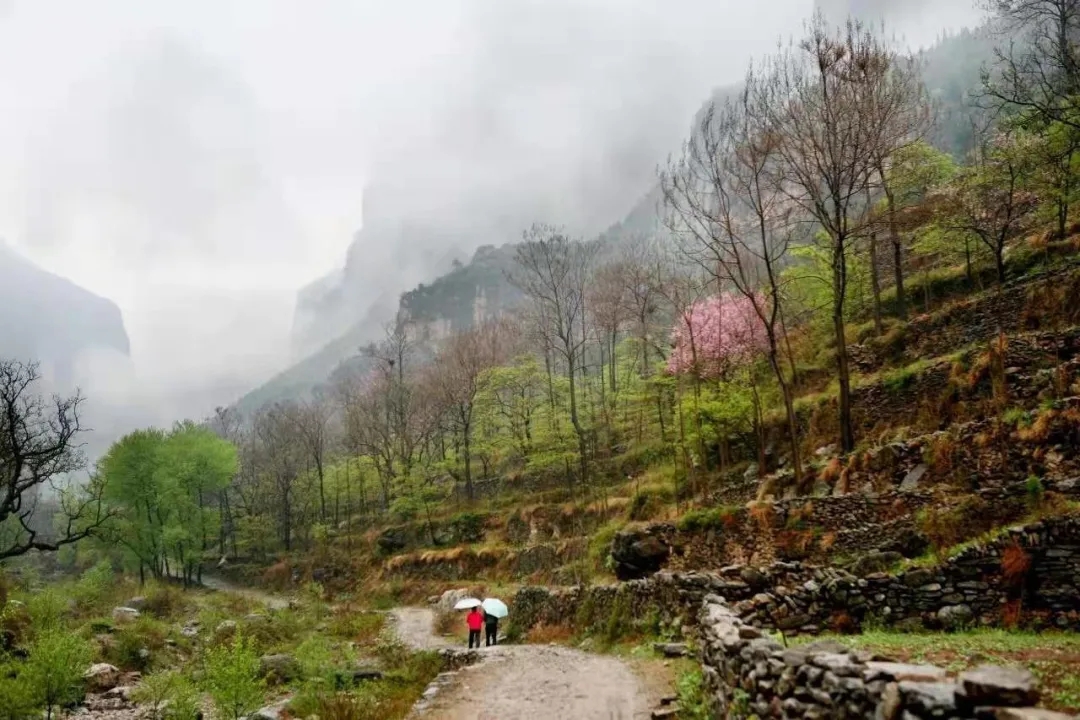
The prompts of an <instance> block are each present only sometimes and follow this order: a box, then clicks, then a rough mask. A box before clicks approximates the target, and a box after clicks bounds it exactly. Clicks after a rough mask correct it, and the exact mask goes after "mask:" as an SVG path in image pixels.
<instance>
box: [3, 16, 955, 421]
mask: <svg viewBox="0 0 1080 720" xmlns="http://www.w3.org/2000/svg"><path fill="white" fill-rule="evenodd" d="M956 1H957V2H958V3H959V2H960V1H961V0H956ZM811 5H812V3H811V0H767V1H765V2H746V1H745V0H395V1H393V2H390V1H387V0H353V1H351V2H350V1H347V0H309V1H307V2H301V1H300V0H289V1H286V0H183V1H182V2H181V1H180V0H174V1H171V2H166V1H165V0H160V1H153V2H150V1H147V0H94V1H93V2H87V1H85V0H0V87H2V88H3V92H2V93H0V102H2V107H0V235H3V236H4V237H6V238H7V239H8V240H9V241H10V242H11V243H12V244H14V245H15V246H16V247H17V248H19V249H20V250H21V251H22V252H24V253H25V254H26V255H28V256H29V257H31V258H32V259H33V260H34V261H36V262H37V263H38V264H40V265H41V266H43V267H45V268H46V269H48V270H50V271H52V272H55V273H58V274H60V275H63V276H66V277H68V278H70V279H72V280H73V281H75V282H76V283H78V284H80V285H82V286H83V287H86V288H87V289H89V290H91V291H93V292H96V293H98V294H100V295H103V296H106V297H108V298H110V299H112V300H114V301H115V302H116V303H117V304H118V305H119V306H120V308H121V310H122V312H123V314H124V319H125V323H126V326H127V330H128V333H129V335H130V338H131V343H132V357H133V361H134V366H135V369H136V371H137V372H138V375H139V378H140V382H141V383H142V386H143V387H144V388H147V387H152V388H155V389H159V390H162V391H164V390H168V391H169V392H170V393H171V394H172V395H173V396H176V395H177V394H179V395H181V396H184V397H186V398H187V400H188V402H187V404H186V405H184V404H182V405H181V406H180V407H177V408H173V407H171V406H170V407H168V408H167V410H166V409H164V407H165V406H164V405H163V406H162V407H163V410H162V411H163V412H168V413H176V412H179V413H181V414H197V413H198V412H204V411H205V410H200V409H199V408H200V407H204V406H207V405H208V404H209V403H210V396H213V395H215V394H217V395H220V394H221V393H225V394H226V395H227V394H228V393H229V392H232V391H234V390H237V389H246V387H245V385H246V386H249V387H250V386H254V385H256V384H258V382H259V381H261V380H262V379H264V378H265V377H266V376H267V375H268V374H269V373H270V372H272V371H273V370H276V369H279V368H280V367H281V366H282V365H283V364H284V363H285V361H286V356H287V353H288V340H287V337H288V329H289V325H290V322H291V318H292V306H293V300H294V298H295V291H296V290H297V289H298V288H299V287H300V286H302V285H304V284H306V283H307V282H309V281H310V280H312V279H314V278H316V277H317V276H319V275H322V274H324V273H325V272H327V271H329V270H331V269H333V268H334V267H337V266H340V265H341V263H342V261H343V259H344V256H345V250H346V248H347V246H348V244H349V242H350V239H351V235H352V233H353V232H354V231H355V230H356V229H358V228H359V227H360V224H361V204H360V199H361V195H362V190H363V188H364V185H365V182H371V181H373V180H378V181H380V182H386V183H389V184H395V185H396V186H397V187H399V188H401V187H405V188H408V189H410V191H412V192H415V193H416V195H417V196H418V197H419V196H423V197H424V200H423V201H422V202H418V203H417V210H416V212H418V213H422V214H423V213H426V214H428V215H429V216H434V217H439V216H440V214H441V213H453V212H456V211H457V210H455V207H454V205H455V203H457V202H458V197H457V195H455V193H454V191H453V189H454V188H455V187H456V186H457V185H458V184H459V182H458V181H459V180H460V184H461V185H466V186H470V187H474V188H475V187H477V186H481V187H484V188H491V196H492V203H491V207H476V205H475V203H473V205H472V206H471V207H469V208H468V212H470V213H486V212H490V213H492V214H498V213H500V212H502V211H503V209H504V208H506V207H519V208H528V210H529V212H535V213H536V214H538V215H539V214H543V215H558V216H557V217H535V218H531V219H532V220H538V221H549V222H555V223H565V224H569V225H570V226H571V227H574V228H576V229H579V230H580V231H581V232H591V231H593V230H596V229H599V226H602V225H604V224H606V223H608V222H613V221H616V220H618V219H619V217H618V215H619V213H620V212H624V211H625V210H626V209H628V208H629V206H630V205H631V204H632V202H633V200H634V199H635V198H636V196H637V195H639V194H642V193H644V192H645V191H646V190H648V188H649V184H650V181H651V174H652V169H653V168H654V167H655V165H656V163H657V162H659V161H661V160H662V159H663V155H664V154H665V153H666V152H667V151H668V150H670V149H674V147H675V145H677V143H678V139H679V138H680V137H681V136H682V134H683V132H684V130H685V129H686V127H687V124H688V122H689V118H690V116H691V115H692V113H693V112H694V111H695V110H696V109H697V108H698V106H699V105H700V104H701V102H702V100H703V99H704V98H705V97H706V95H707V94H708V91H709V89H710V88H712V87H714V86H716V85H720V84H724V83H728V82H731V81H734V80H737V79H738V78H739V77H740V76H741V75H742V74H743V72H744V69H745V67H746V63H747V61H748V60H749V59H750V57H751V56H752V55H755V54H761V53H762V52H766V51H768V50H769V49H770V48H771V47H772V46H773V44H774V43H775V42H776V40H777V39H778V38H779V37H781V36H787V35H789V34H790V33H791V32H793V31H795V30H797V29H798V26H799V23H800V22H801V20H802V18H803V17H805V16H806V15H808V14H809V12H810V10H811ZM427 220H428V221H430V220H431V217H428V218H427ZM509 239H513V238H507V240H509ZM464 249H465V250H470V249H471V248H464ZM419 250H421V251H424V252H426V250H427V249H424V248H422V249H419ZM373 256H375V257H390V255H389V254H388V253H385V252H383V253H373ZM377 270H378V273H376V276H379V275H381V276H384V277H390V278H392V277H393V276H394V275H395V271H396V270H397V268H394V267H386V268H377ZM208 388H209V389H210V390H207V389H208ZM196 390H198V391H200V392H202V393H203V395H198V393H196V392H195V391H196ZM196 396H197V397H196ZM230 399H232V398H230V397H227V396H226V397H216V398H215V400H216V401H217V402H227V401H229V400H230ZM207 409H208V408H207ZM161 421H164V420H161Z"/></svg>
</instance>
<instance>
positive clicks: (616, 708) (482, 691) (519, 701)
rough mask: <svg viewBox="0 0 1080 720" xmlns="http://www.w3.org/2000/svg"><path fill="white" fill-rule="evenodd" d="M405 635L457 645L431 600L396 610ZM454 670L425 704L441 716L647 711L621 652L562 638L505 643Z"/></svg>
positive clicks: (509, 718)
mask: <svg viewBox="0 0 1080 720" xmlns="http://www.w3.org/2000/svg"><path fill="white" fill-rule="evenodd" d="M391 615H392V616H393V618H394V622H395V625H396V630H397V633H398V636H399V637H400V638H401V640H402V642H404V643H406V644H407V645H409V646H411V647H413V648H416V649H420V650H433V649H441V648H447V647H460V645H459V644H452V643H450V642H448V641H447V640H445V639H443V638H440V637H437V636H435V635H434V633H433V632H432V627H433V621H434V613H433V612H432V611H431V610H429V609H427V608H397V609H395V610H392V611H391ZM480 653H481V655H483V656H484V657H483V660H482V662H481V663H479V664H477V665H473V666H471V667H468V668H465V669H464V670H461V671H460V672H459V673H457V675H456V677H455V678H454V681H453V682H452V683H451V685H450V686H449V687H448V688H447V689H446V690H445V691H443V692H441V693H439V694H438V695H437V696H436V698H435V699H434V701H432V703H431V704H430V705H429V706H428V707H427V708H426V709H425V710H424V711H423V713H422V715H421V717H425V718H427V717H430V718H439V719H440V720H549V719H550V720H560V719H562V718H568V719H569V718H573V719H574V720H638V719H639V718H640V719H643V718H648V717H649V716H650V710H649V708H650V703H649V698H648V693H647V691H646V689H645V685H644V683H643V682H642V680H641V678H639V677H638V676H637V675H636V674H635V673H634V671H633V670H631V668H630V667H629V666H628V665H627V664H626V663H624V662H623V661H621V660H619V659H618V658H614V657H610V656H605V655H592V654H589V653H585V652H582V651H580V650H574V649H572V648H567V647H561V646H557V645H500V646H498V647H493V648H482V649H481V650H480Z"/></svg>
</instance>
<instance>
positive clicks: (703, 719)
mask: <svg viewBox="0 0 1080 720" xmlns="http://www.w3.org/2000/svg"><path fill="white" fill-rule="evenodd" d="M675 688H676V692H677V693H678V696H679V717H680V718H685V719H686V720H710V718H712V713H711V712H710V711H709V705H708V694H707V693H706V691H705V679H704V678H703V677H702V675H701V670H698V669H694V670H690V671H687V672H684V673H683V674H682V675H680V676H679V678H678V680H677V681H676V683H675ZM743 694H744V695H745V693H743ZM736 703H737V700H736ZM732 709H733V710H734V709H735V708H732ZM729 717H746V715H739V714H730V715H729Z"/></svg>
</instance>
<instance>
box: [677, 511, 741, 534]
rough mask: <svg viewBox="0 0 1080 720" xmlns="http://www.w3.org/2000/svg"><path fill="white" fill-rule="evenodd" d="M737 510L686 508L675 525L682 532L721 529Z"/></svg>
mask: <svg viewBox="0 0 1080 720" xmlns="http://www.w3.org/2000/svg"><path fill="white" fill-rule="evenodd" d="M736 512H737V511H736V510H735V509H733V508H728V507H717V508H695V509H693V510H688V511H687V512H685V513H684V514H683V516H682V517H680V518H679V522H678V523H677V524H676V527H678V528H679V530H682V531H683V532H703V531H705V530H722V529H723V528H724V527H725V525H726V524H727V523H728V522H730V521H731V518H733V517H734V516H735V513H736Z"/></svg>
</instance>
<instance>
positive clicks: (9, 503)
mask: <svg viewBox="0 0 1080 720" xmlns="http://www.w3.org/2000/svg"><path fill="white" fill-rule="evenodd" d="M40 378H41V376H40V373H39V371H38V365H37V364H36V363H23V362H19V361H16V360H0V560H2V559H4V558H9V557H15V556H17V555H23V554H25V553H27V552H29V551H31V550H45V551H50V550H57V549H59V548H60V547H61V546H63V545H69V544H71V543H73V542H77V541H79V540H81V539H83V538H85V537H88V536H90V535H91V534H93V533H94V532H95V531H97V530H98V529H99V528H101V527H102V525H103V524H104V523H106V522H107V521H108V519H109V517H110V516H109V513H108V511H107V510H106V508H105V507H104V505H103V504H102V490H103V486H102V485H101V481H100V480H98V479H94V478H92V479H91V481H90V482H89V483H88V484H86V485H85V486H83V487H78V486H76V485H74V484H67V485H65V484H63V482H62V481H63V480H65V479H68V480H70V475H71V474H72V473H75V472H76V471H78V470H81V469H82V468H83V467H84V460H83V456H82V452H81V449H80V446H79V444H78V442H77V438H78V435H79V433H80V432H81V431H82V426H81V425H80V418H79V406H80V405H81V404H82V397H81V396H80V395H79V394H78V393H76V394H75V395H72V396H71V397H60V396H53V397H52V398H51V399H49V400H46V399H45V398H44V397H43V396H42V395H40V394H38V393H37V392H36V388H35V386H36V385H37V382H38V381H39V380H40ZM50 491H51V492H53V493H55V494H56V495H57V496H58V503H57V504H56V509H57V510H58V515H59V519H60V525H61V527H59V528H57V529H55V530H53V531H51V532H50V530H49V523H48V521H47V520H46V519H45V518H36V517H35V511H36V510H38V509H39V505H38V502H39V499H41V496H42V494H43V493H47V492H50ZM50 519H51V518H50Z"/></svg>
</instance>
